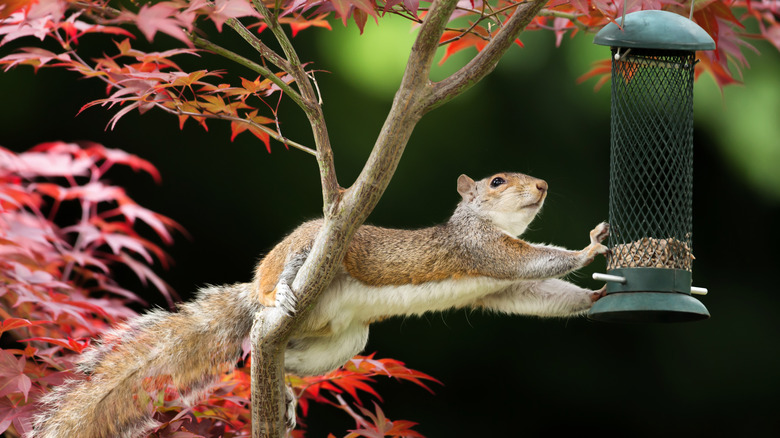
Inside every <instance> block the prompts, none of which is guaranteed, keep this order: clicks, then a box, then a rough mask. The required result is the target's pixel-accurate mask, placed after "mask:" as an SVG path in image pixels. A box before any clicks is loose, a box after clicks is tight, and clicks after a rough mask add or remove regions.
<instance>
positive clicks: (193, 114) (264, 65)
mask: <svg viewBox="0 0 780 438" xmlns="http://www.w3.org/2000/svg"><path fill="white" fill-rule="evenodd" d="M521 3H523V2H517V1H515V0H493V1H484V0H460V1H459V2H458V6H457V8H456V10H455V13H454V14H453V15H452V17H451V22H450V24H449V26H448V28H447V30H446V32H445V33H444V35H443V36H442V39H441V41H440V44H441V45H443V46H447V49H446V53H445V55H444V57H443V58H442V59H441V62H445V61H446V60H447V58H448V57H449V56H450V55H451V54H453V53H455V52H459V51H462V50H464V49H468V48H471V47H474V48H476V49H477V50H478V51H479V50H482V48H483V47H485V45H486V43H487V42H488V41H490V40H491V38H493V36H494V35H496V33H497V32H498V31H499V30H500V29H501V27H502V24H503V23H504V22H506V20H507V19H508V17H509V16H510V15H511V14H512V13H513V12H514V11H515V9H516V7H517V5H519V4H521ZM428 9H429V8H428V2H421V1H420V0H281V1H277V0H273V1H271V0H170V1H161V2H146V1H142V2H134V3H128V2H120V1H116V0H0V38H2V39H0V46H7V45H8V44H9V43H11V42H12V41H15V43H14V44H13V45H14V46H15V47H17V48H16V50H15V51H14V52H13V53H9V54H5V55H4V56H2V57H0V64H3V65H5V66H6V68H11V67H14V66H17V65H32V66H33V67H34V68H35V69H38V68H40V67H61V68H66V69H68V70H72V71H74V72H77V73H79V74H81V75H83V76H85V77H90V78H96V79H99V80H101V81H103V82H104V83H105V85H106V91H107V97H106V98H104V99H100V100H96V101H93V102H86V103H85V105H84V108H89V107H92V106H96V105H100V106H107V107H110V108H117V109H118V110H117V111H116V112H115V113H114V115H113V117H112V118H111V120H110V122H109V126H114V125H115V124H116V123H117V121H119V120H120V119H121V118H122V117H123V116H124V115H125V114H127V113H128V112H131V111H133V110H138V111H140V112H145V111H148V110H149V109H152V108H157V109H160V110H163V111H165V112H168V113H171V114H174V115H176V116H177V117H178V119H179V123H180V124H181V125H183V124H184V123H185V121H186V120H189V119H194V120H195V121H196V122H197V123H199V124H200V125H201V126H203V127H204V128H206V129H208V126H207V122H208V121H209V120H213V119H222V120H226V121H229V122H230V124H231V128H232V136H231V138H235V137H236V136H237V135H238V134H240V133H242V132H247V131H248V132H251V133H252V134H254V135H255V136H256V137H257V138H259V139H260V140H261V141H262V142H263V143H264V144H265V146H266V148H268V150H269V151H270V139H271V138H273V139H275V140H277V141H279V142H281V143H282V144H284V145H285V146H293V147H296V148H299V149H302V150H305V151H307V152H311V149H310V148H307V147H306V146H303V145H300V144H298V143H296V142H295V141H293V140H291V139H289V138H287V137H286V136H285V135H284V134H283V133H282V132H281V130H280V124H279V123H278V122H279V117H278V108H279V105H278V102H279V99H281V98H282V96H284V95H286V96H287V97H289V98H292V99H293V100H296V101H297V102H298V103H299V105H300V104H301V103H300V100H297V99H296V96H298V94H297V93H296V91H295V84H293V83H292V82H293V76H292V75H291V74H290V72H291V71H292V69H294V68H297V67H299V66H298V65H292V63H289V62H288V61H287V60H286V59H284V58H283V57H280V56H279V55H277V54H276V53H275V52H274V51H273V50H270V49H269V47H270V46H269V45H268V44H265V43H264V42H263V41H264V40H265V39H266V38H265V36H267V35H268V34H270V33H272V32H284V31H283V29H282V27H283V26H284V27H286V26H289V28H290V30H291V31H292V34H293V35H295V34H297V33H298V32H299V31H301V30H303V29H307V28H313V27H320V28H326V29H330V27H331V24H330V21H328V20H329V19H332V18H335V19H339V20H340V21H342V22H344V23H346V22H347V20H349V19H352V20H354V21H355V22H356V23H357V25H358V26H359V27H360V29H361V30H362V29H363V27H364V25H365V23H366V21H367V19H368V17H371V18H373V19H375V20H377V21H378V20H379V18H381V17H382V16H385V15H387V14H393V15H399V16H402V17H405V18H407V19H409V20H410V21H413V22H421V21H422V19H423V18H424V17H425V14H426V13H427V11H428ZM640 9H664V10H670V11H673V12H677V13H680V14H683V15H685V16H688V14H689V11H690V2H678V1H676V0H634V1H628V3H626V4H625V5H624V4H623V2H622V1H608V0H569V1H566V0H550V1H549V2H548V3H547V4H546V7H545V8H544V9H542V10H541V12H540V13H539V14H538V15H537V17H536V18H535V20H534V21H533V22H532V23H531V25H530V26H528V28H527V29H526V30H550V31H552V32H554V33H555V35H556V37H557V43H558V44H560V43H561V41H562V38H563V36H564V35H565V34H567V33H568V34H570V35H571V36H574V35H576V34H578V33H580V32H582V31H585V32H590V31H597V30H599V29H600V28H601V27H603V26H604V25H605V24H607V23H609V22H610V21H614V20H615V18H616V17H618V16H619V15H622V14H623V12H624V11H626V12H632V11H635V10H640ZM263 14H265V16H263ZM778 17H780V1H778V0H699V1H696V2H695V6H694V14H693V18H694V20H695V21H696V22H697V23H699V24H700V25H701V26H702V27H703V28H704V29H705V30H706V31H707V32H709V34H710V35H711V36H712V37H713V38H714V40H715V41H716V44H717V49H716V50H715V51H703V52H700V58H701V60H702V63H701V65H702V67H703V69H699V70H698V72H699V73H700V72H702V71H708V72H709V73H710V74H712V75H713V77H714V78H715V80H716V81H717V83H718V84H719V85H720V86H725V85H728V84H732V83H737V82H739V79H740V77H741V69H742V68H744V67H746V66H747V65H748V63H747V60H746V58H745V56H744V54H743V53H742V49H743V48H745V49H748V50H754V51H755V50H756V49H755V48H754V47H753V46H752V45H751V44H750V43H749V42H748V41H749V40H750V39H762V40H766V41H768V42H770V43H771V44H772V45H774V46H775V47H776V48H778V49H780V25H779V24H778ZM269 24H270V25H271V26H270V27H271V29H270V30H269ZM226 26H227V27H230V28H231V29H232V30H233V31H235V32H236V33H238V34H239V35H240V36H241V37H242V38H244V39H245V40H246V41H247V42H248V44H250V45H251V46H252V47H254V48H255V49H256V50H258V52H259V54H260V55H261V57H262V62H259V63H258V62H256V61H254V60H251V59H247V58H245V57H243V56H241V55H239V54H238V53H237V52H236V51H234V50H231V49H230V48H225V47H221V46H219V45H217V44H215V43H214V42H212V41H211V40H209V39H208V38H209V35H210V34H213V33H214V32H215V31H216V32H221V31H223V28H225V27H226ZM748 28H749V29H751V30H747V29H748ZM91 34H102V35H104V36H106V37H107V38H106V39H105V41H104V44H103V48H104V50H103V51H102V53H103V55H102V56H100V57H96V58H89V59H86V58H85V57H82V56H81V55H80V50H79V49H80V42H81V41H82V40H83V39H84V38H85V37H86V36H87V35H91ZM160 34H163V35H167V36H170V37H172V38H174V39H175V41H176V42H178V46H179V47H171V45H170V41H166V42H165V44H164V45H165V47H166V49H165V50H161V51H153V52H148V51H144V50H141V49H139V48H138V47H137V46H140V44H138V37H139V36H140V35H143V37H144V38H145V39H146V40H148V41H149V42H155V43H157V41H159V38H158V37H159V35H160ZM25 37H26V38H27V39H29V38H30V37H33V38H37V39H39V40H41V41H42V43H41V44H38V45H37V46H29V47H18V46H19V42H18V41H17V40H19V39H21V38H25ZM49 41H51V43H54V44H51V43H49ZM517 42H518V44H520V45H522V43H521V42H520V41H519V40H518V41H517ZM44 43H45V44H44ZM160 45H161V46H162V45H163V44H160ZM174 46H175V45H174ZM43 47H47V48H43ZM282 49H283V50H284V51H285V52H287V48H285V47H283V48H282ZM205 53H211V54H216V55H219V56H221V57H223V58H225V59H226V60H227V61H229V62H230V63H231V64H232V63H237V64H239V65H241V66H243V67H244V68H243V69H236V70H239V71H240V73H239V74H237V73H230V74H228V73H229V72H228V70H225V69H222V70H211V71H209V70H206V69H197V70H194V71H188V70H186V69H182V68H181V67H180V66H179V64H180V62H179V61H177V60H178V59H181V58H182V57H199V56H203V55H204V54H205ZM301 65H302V66H307V65H309V64H307V63H305V62H304V63H302V64H301ZM234 71H235V70H234ZM247 71H250V72H252V74H251V75H249V76H248V77H247V76H246V72H247ZM308 73H309V74H311V75H313V74H314V71H309V72H308ZM608 73H609V69H607V68H605V66H604V65H596V66H595V67H594V69H593V70H592V71H591V72H589V73H587V74H586V75H584V76H583V77H582V78H581V79H582V80H585V79H587V78H589V77H592V76H598V77H600V82H599V83H602V82H603V81H604V80H605V77H604V76H605V75H607V74H608ZM242 75H243V76H242Z"/></svg>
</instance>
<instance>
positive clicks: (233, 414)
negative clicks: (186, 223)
mask: <svg viewBox="0 0 780 438" xmlns="http://www.w3.org/2000/svg"><path fill="white" fill-rule="evenodd" d="M114 166H128V167H130V168H132V169H134V170H136V171H141V172H144V173H147V174H149V175H151V176H152V177H153V178H154V179H155V180H159V178H160V176H159V174H158V172H157V170H156V169H155V167H154V166H153V165H152V164H151V163H149V162H148V161H145V160H143V159H141V158H139V157H137V156H135V155H131V154H128V153H126V152H123V151H121V150H117V149H108V148H105V147H103V146H101V145H99V144H82V145H77V144H67V143H62V142H55V143H47V144H42V145H39V146H37V147H35V148H33V149H32V150H30V151H28V152H25V153H21V154H15V153H13V152H11V151H8V150H6V149H2V148H0V213H1V214H0V314H1V315H2V323H0V333H2V334H3V345H2V347H3V348H2V349H0V432H5V433H6V434H7V435H8V436H18V435H19V434H22V433H24V432H26V431H27V430H29V428H30V417H31V415H32V414H33V413H34V411H35V409H36V401H37V400H38V399H40V397H42V396H43V395H44V394H45V393H46V392H47V391H48V390H49V389H50V388H51V387H52V386H55V385H58V384H60V383H62V382H63V381H64V380H65V379H68V378H73V377H75V376H74V374H73V373H72V372H71V371H70V370H71V369H72V368H73V363H74V361H75V360H76V359H77V357H78V354H79V353H80V352H81V351H82V350H83V349H84V348H86V347H87V346H88V345H89V343H90V339H91V338H94V337H96V336H99V335H100V334H101V333H102V332H104V331H105V330H106V329H107V328H108V327H110V326H111V325H112V324H114V323H115V322H117V321H118V320H122V319H125V318H129V317H132V316H134V315H135V314H136V313H135V312H134V311H133V310H132V309H131V308H130V307H129V305H130V304H131V303H133V302H142V300H141V299H140V298H139V297H138V296H137V295H136V294H135V293H133V292H131V291H129V290H127V289H126V288H124V287H123V286H122V285H120V284H118V283H117V282H116V281H115V280H114V279H113V275H114V273H115V271H116V268H118V267H120V266H125V267H127V268H130V269H131V270H132V271H133V272H134V273H135V275H136V276H137V277H138V278H139V279H140V280H141V281H142V282H144V283H146V282H148V283H151V284H152V285H153V286H154V287H156V288H157V289H159V291H160V292H162V293H163V294H164V295H165V297H166V298H167V299H168V300H169V302H172V299H173V297H172V296H171V291H170V288H169V287H168V286H167V285H166V284H165V282H164V281H163V280H162V279H161V278H160V277H159V276H158V275H157V274H156V273H155V272H154V270H153V269H152V265H153V264H154V262H155V261H156V262H159V263H161V264H162V265H163V266H165V264H166V263H167V262H168V256H167V255H166V254H165V252H164V251H163V249H162V248H161V247H160V245H159V244H157V243H154V242H152V241H150V240H149V239H147V238H144V237H142V236H141V235H140V234H139V232H138V231H137V230H136V228H137V227H136V225H137V224H138V222H143V223H144V224H145V225H146V226H147V227H148V228H149V229H151V230H152V233H153V234H154V235H155V236H156V238H158V239H159V240H160V241H161V242H162V243H164V244H170V243H171V242H172V237H171V231H172V230H175V229H178V228H179V226H178V225H177V224H176V223H175V222H174V221H172V220H171V219H169V218H167V217H165V216H162V215H160V214H158V213H155V212H153V211H151V210H148V209H146V208H144V207H142V206H140V205H138V204H137V203H136V202H135V201H133V200H132V199H131V198H130V197H129V196H128V195H127V193H126V192H125V191H124V190H123V189H122V188H121V187H117V186H113V185H110V184H108V183H106V182H105V178H104V176H105V175H106V173H108V172H109V171H110V169H111V168H112V167H114ZM63 211H65V213H63ZM74 212H75V213H74ZM249 360H251V359H248V360H247V361H246V362H247V364H245V366H244V367H240V368H237V369H236V370H234V371H233V372H231V373H229V374H225V375H224V376H222V379H221V380H220V382H219V383H218V384H217V385H216V386H215V387H214V388H213V391H212V393H211V396H210V397H209V398H208V399H207V400H205V401H203V402H202V403H200V404H199V405H197V406H194V407H193V406H184V405H183V404H182V403H181V401H180V400H179V397H178V393H177V392H176V391H175V390H174V389H172V388H171V389H169V390H167V391H165V392H164V393H163V394H161V395H160V396H159V397H158V398H156V399H154V400H156V401H155V402H154V408H155V410H156V412H157V414H156V417H157V419H158V420H159V421H160V422H161V423H162V426H161V427H160V428H159V430H158V431H157V432H156V436H159V437H168V436H176V437H198V436H203V437H216V436H248V434H249V433H250V428H249V421H250V410H249V406H248V402H249V393H250V382H249V374H248V373H249V369H248V367H249ZM374 376H388V377H394V378H396V379H399V380H408V381H411V382H414V383H416V384H418V385H420V386H423V387H426V386H425V384H424V383H422V382H423V381H424V380H434V379H433V378H432V377H430V376H428V375H426V374H423V373H421V372H419V371H415V370H412V369H409V368H407V367H405V366H404V365H403V364H402V363H401V362H398V361H395V360H392V359H374V358H373V357H371V356H369V357H356V358H354V359H352V360H351V361H350V362H349V363H348V364H347V365H345V367H344V368H342V369H339V370H337V371H334V372H333V373H331V374H329V375H327V376H320V377H312V378H305V379H301V378H297V377H295V376H289V378H288V380H289V383H290V384H291V385H292V386H293V388H294V389H295V393H296V395H297V397H298V398H299V400H300V406H301V408H302V412H301V413H302V415H304V416H305V415H306V413H307V412H308V406H309V402H316V403H327V404H330V405H333V406H336V407H338V408H339V409H342V410H343V411H345V412H347V413H348V414H349V415H350V416H352V417H353V418H354V419H355V421H356V429H355V431H353V432H351V433H350V435H349V436H420V435H419V434H417V433H416V432H414V431H413V430H412V429H411V427H412V426H413V425H414V423H411V422H406V421H390V420H388V419H387V418H386V417H384V415H383V414H381V410H380V409H379V407H378V406H377V407H375V410H374V412H371V411H365V408H364V407H363V405H362V401H361V399H360V397H359V392H364V393H366V394H369V395H372V396H374V397H375V398H379V395H378V394H377V393H376V391H374V390H373V389H372V387H371V386H370V383H371V382H372V381H373V378H374ZM434 381H435V380H434ZM426 389H427V387H426ZM344 394H348V395H349V397H350V399H349V401H345V399H344V397H343V395H344ZM364 433H368V434H366V435H363V434H364ZM380 433H381V434H380ZM297 434H298V436H303V429H300V430H299V431H298V432H297ZM378 434H379V435H378Z"/></svg>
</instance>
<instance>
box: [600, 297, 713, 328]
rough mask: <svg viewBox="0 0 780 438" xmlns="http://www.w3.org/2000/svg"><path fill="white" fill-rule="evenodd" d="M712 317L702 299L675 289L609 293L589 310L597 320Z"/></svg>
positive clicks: (692, 319)
mask: <svg viewBox="0 0 780 438" xmlns="http://www.w3.org/2000/svg"><path fill="white" fill-rule="evenodd" d="M709 317H710V312H708V311H707V308H706V307H704V304H702V303H701V302H699V300H697V299H696V298H693V297H692V296H690V295H687V294H684V293H675V292H622V293H610V294H607V296H605V297H603V298H601V299H599V300H598V301H596V303H595V304H594V305H593V307H591V309H590V312H588V319H591V320H594V321H600V322H622V323H632V322H633V323H648V322H661V323H667V322H688V321H699V320H702V319H707V318H709Z"/></svg>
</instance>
